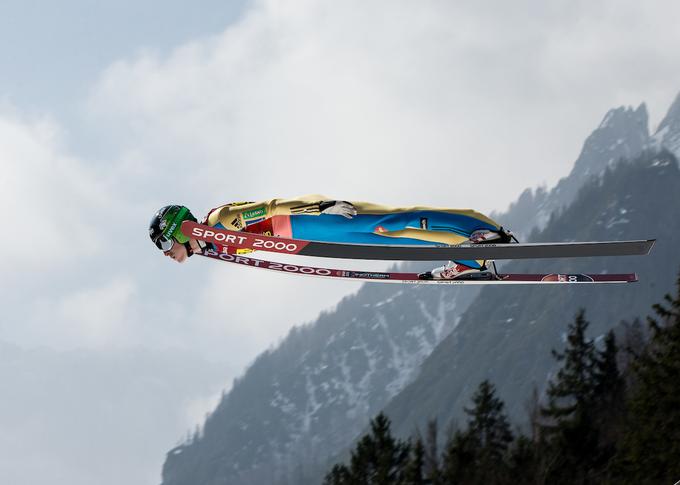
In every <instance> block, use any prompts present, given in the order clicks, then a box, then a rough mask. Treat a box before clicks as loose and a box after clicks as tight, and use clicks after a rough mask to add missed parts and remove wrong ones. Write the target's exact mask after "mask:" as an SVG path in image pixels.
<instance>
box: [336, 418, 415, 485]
mask: <svg viewBox="0 0 680 485" xmlns="http://www.w3.org/2000/svg"><path fill="white" fill-rule="evenodd" d="M409 453H410V445H409V444H408V442H402V441H401V440H398V439H395V438H394V437H393V436H392V434H391V433H390V420H389V419H388V418H387V416H385V415H384V414H383V413H380V414H378V415H377V416H376V417H375V418H374V419H373V420H371V431H370V433H368V434H367V435H365V436H363V437H362V438H361V439H360V440H359V443H358V444H357V446H356V448H355V450H354V451H352V455H351V458H350V466H349V468H347V467H346V466H345V465H335V466H334V467H333V469H332V470H331V471H330V473H329V474H328V475H326V477H325V481H324V483H326V484H328V485H355V484H356V485H359V484H361V485H395V484H402V483H404V480H405V478H404V476H405V470H406V465H407V464H408V458H409Z"/></svg>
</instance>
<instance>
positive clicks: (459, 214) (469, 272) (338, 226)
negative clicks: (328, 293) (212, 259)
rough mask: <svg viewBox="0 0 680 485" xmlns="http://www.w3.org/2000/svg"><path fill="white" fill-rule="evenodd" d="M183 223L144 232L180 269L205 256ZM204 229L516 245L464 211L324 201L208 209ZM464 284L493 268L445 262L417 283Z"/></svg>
mask: <svg viewBox="0 0 680 485" xmlns="http://www.w3.org/2000/svg"><path fill="white" fill-rule="evenodd" d="M187 220H188V221H196V218H195V217H194V216H193V215H192V213H191V211H190V210H189V209H188V208H186V207H184V206H179V205H169V206H165V207H163V208H161V209H160V210H159V211H158V212H157V213H156V214H155V215H154V217H153V218H152V219H151V223H150V225H149V235H150V237H151V240H152V241H153V242H154V244H156V246H157V247H158V248H159V249H161V250H162V251H163V252H164V254H165V255H166V256H168V257H170V258H172V259H174V260H176V261H178V262H180V263H181V262H183V261H185V260H186V259H187V257H190V256H191V255H192V254H194V253H202V252H203V251H204V250H205V249H206V243H205V242H203V241H199V240H196V239H190V238H189V237H187V236H186V235H185V234H184V233H182V231H181V224H182V222H184V221H187ZM202 223H203V224H205V225H207V226H210V227H214V228H217V229H227V230H231V231H244V232H248V233H254V234H262V235H266V236H278V237H283V238H291V239H301V240H307V241H321V242H331V243H351V244H367V245H382V246H389V245H400V246H407V245H414V246H417V245H421V246H432V245H448V246H454V245H459V244H463V243H471V244H484V243H494V244H499V243H500V244H504V243H510V242H511V240H512V239H514V238H513V236H512V235H511V234H510V232H508V231H505V230H503V228H502V227H501V226H500V225H499V224H498V223H496V222H495V221H493V220H491V219H490V218H488V217H487V216H485V215H483V214H481V213H479V212H476V211H473V210H469V209H463V210H461V209H445V208H433V207H420V206H419V207H405V208H395V207H387V206H383V205H377V204H372V203H368V202H347V201H340V200H330V199H328V198H327V197H324V196H320V195H311V196H305V197H300V198H296V199H271V200H267V201H263V202H237V203H231V204H225V205H222V206H219V207H217V208H215V209H212V210H211V211H210V212H209V213H208V214H207V216H206V217H205V218H204V220H203V221H202ZM212 246H217V245H216V244H212ZM211 249H215V248H214V247H212V248H211ZM216 249H217V250H218V251H219V252H222V253H233V252H235V251H236V250H234V249H232V248H229V247H226V246H218V247H217V248H216ZM469 277H475V278H477V277H481V278H486V279H493V278H494V277H495V269H494V265H493V263H492V262H491V261H487V260H465V261H450V262H449V263H448V264H447V265H445V266H441V267H438V268H435V269H433V270H432V271H428V272H426V273H422V274H421V275H420V278H421V279H438V280H454V279H460V278H469Z"/></svg>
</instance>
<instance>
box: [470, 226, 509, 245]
mask: <svg viewBox="0 0 680 485" xmlns="http://www.w3.org/2000/svg"><path fill="white" fill-rule="evenodd" d="M513 239H514V240H515V241H517V239H516V238H515V236H513V234H512V232H511V231H508V230H505V229H503V228H502V227H501V228H500V229H498V230H493V229H478V230H476V231H474V232H473V233H472V234H470V237H469V238H468V240H469V241H470V242H471V243H472V244H508V243H511V242H512V240H513Z"/></svg>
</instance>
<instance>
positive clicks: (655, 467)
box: [618, 277, 680, 483]
mask: <svg viewBox="0 0 680 485" xmlns="http://www.w3.org/2000/svg"><path fill="white" fill-rule="evenodd" d="M664 299H665V304H656V305H654V306H653V308H654V312H655V313H656V318H653V317H649V318H648V323H649V326H650V330H651V341H650V342H649V344H648V345H647V348H646V349H645V351H644V352H643V353H642V355H640V356H639V357H638V358H637V359H636V360H635V361H634V362H633V371H634V373H635V382H636V388H635V389H634V390H633V392H632V395H631V398H630V400H629V401H630V404H629V408H630V413H629V417H630V418H629V421H628V426H627V429H626V433H625V438H624V445H623V449H622V450H621V452H620V454H619V460H618V464H619V467H620V471H621V478H622V479H623V480H624V481H626V482H629V483H674V482H676V481H677V480H678V478H680V277H678V280H677V294H676V296H675V297H672V296H671V295H670V294H668V295H666V296H665V298H664Z"/></svg>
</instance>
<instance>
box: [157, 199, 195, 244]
mask: <svg viewBox="0 0 680 485" xmlns="http://www.w3.org/2000/svg"><path fill="white" fill-rule="evenodd" d="M184 221H194V222H196V218H195V217H194V216H193V214H192V213H191V211H190V210H189V209H188V208H187V207H184V206H183V205H166V206H165V207H161V208H160V209H159V210H158V212H156V214H155V215H154V216H153V217H152V218H151V222H150V223H149V237H151V240H152V241H153V242H154V244H155V245H156V247H157V248H158V249H160V250H161V251H169V250H170V249H171V248H172V240H173V239H174V240H175V241H177V242H178V243H180V244H186V243H188V242H189V238H188V237H186V236H185V235H184V234H183V233H182V229H181V227H182V222H184Z"/></svg>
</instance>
